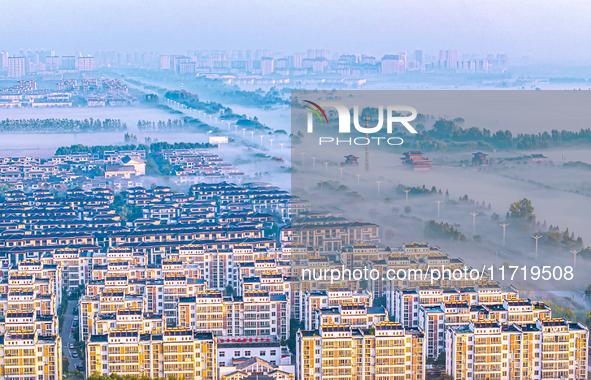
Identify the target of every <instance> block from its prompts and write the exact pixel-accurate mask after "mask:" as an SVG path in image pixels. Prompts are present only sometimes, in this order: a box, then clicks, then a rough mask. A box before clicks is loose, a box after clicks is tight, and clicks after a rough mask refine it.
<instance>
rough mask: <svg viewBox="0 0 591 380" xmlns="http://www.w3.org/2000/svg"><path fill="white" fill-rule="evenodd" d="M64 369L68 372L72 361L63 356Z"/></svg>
mask: <svg viewBox="0 0 591 380" xmlns="http://www.w3.org/2000/svg"><path fill="white" fill-rule="evenodd" d="M62 368H63V369H64V372H67V371H68V368H70V359H68V357H67V356H66V355H63V356H62Z"/></svg>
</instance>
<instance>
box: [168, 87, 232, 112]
mask: <svg viewBox="0 0 591 380" xmlns="http://www.w3.org/2000/svg"><path fill="white" fill-rule="evenodd" d="M164 97H165V98H166V99H170V100H174V101H175V102H179V103H181V104H183V105H185V106H187V107H190V108H194V109H196V110H199V111H203V112H205V113H208V114H209V113H211V114H214V113H216V114H217V113H221V114H222V115H232V109H231V108H230V107H225V106H224V105H223V104H221V103H218V102H202V101H201V100H199V96H198V95H197V94H192V93H190V92H188V91H185V90H173V91H168V92H167V93H166V94H164Z"/></svg>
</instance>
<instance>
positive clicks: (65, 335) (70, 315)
mask: <svg viewBox="0 0 591 380" xmlns="http://www.w3.org/2000/svg"><path fill="white" fill-rule="evenodd" d="M77 303H78V301H77V300H74V301H72V300H70V301H68V310H67V311H66V315H65V318H64V327H63V329H62V333H61V334H60V335H61V337H62V348H63V351H64V355H66V356H67V357H68V359H69V360H70V368H69V369H70V371H72V370H74V369H75V368H76V366H77V365H79V364H82V360H81V359H80V358H74V357H72V352H75V351H76V350H75V349H71V350H70V349H69V348H68V347H69V346H70V343H76V339H74V335H73V333H72V322H74V307H76V304H77ZM65 371H66V368H64V372H65Z"/></svg>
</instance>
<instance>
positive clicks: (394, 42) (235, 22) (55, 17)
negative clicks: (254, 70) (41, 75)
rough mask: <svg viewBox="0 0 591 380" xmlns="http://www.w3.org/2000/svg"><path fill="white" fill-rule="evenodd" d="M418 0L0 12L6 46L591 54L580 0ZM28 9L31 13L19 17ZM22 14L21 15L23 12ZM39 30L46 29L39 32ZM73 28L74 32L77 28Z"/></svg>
mask: <svg viewBox="0 0 591 380" xmlns="http://www.w3.org/2000/svg"><path fill="white" fill-rule="evenodd" d="M555 4H556V3H555V2H552V1H536V2H534V1H520V2H512V1H509V0H502V1H495V2H484V1H480V2H467V1H453V2H444V1H434V2H432V1H429V2H427V1H414V2H406V3H399V2H397V3H391V2H382V1H380V2H373V3H367V4H363V6H359V5H357V4H347V3H346V2H345V3H343V2H336V1H325V2H322V3H316V2H312V1H308V0H304V1H300V2H298V3H297V4H296V3H292V4H290V3H281V4H278V3H274V2H269V1H257V2H253V3H249V4H248V7H246V6H244V3H238V2H236V1H230V2H228V3H226V4H225V6H224V7H223V8H220V7H219V4H218V3H216V2H213V1H209V0H203V1H200V2H199V3H194V2H189V1H184V0H179V1H176V2H175V3H174V5H170V3H163V2H157V1H150V0H149V1H141V2H140V1H127V2H116V1H110V0H107V1H102V2H100V3H96V2H91V1H71V0H64V1H60V2H58V3H46V2H41V1H37V0H31V1H22V2H7V3H6V4H4V5H3V12H2V14H0V33H1V34H2V35H3V36H6V37H7V38H5V40H4V41H3V42H2V46H0V50H3V51H20V50H21V49H23V50H25V51H26V50H28V49H31V50H40V49H42V48H44V49H46V50H49V49H55V50H56V51H59V52H64V53H63V54H72V52H74V51H84V52H94V51H97V50H98V51H103V50H116V51H122V52H135V51H155V52H156V51H157V52H159V53H160V54H179V52H184V51H186V50H188V49H193V50H196V49H201V50H209V49H215V48H217V49H224V50H237V49H241V50H246V49H248V48H251V49H253V50H255V49H271V50H273V51H285V52H288V51H291V52H293V51H305V50H306V49H308V48H325V49H330V50H333V51H341V52H349V53H351V52H359V53H360V54H361V53H367V54H370V55H373V56H376V58H377V57H379V56H382V55H385V54H390V53H393V52H398V51H407V52H411V51H413V50H415V49H421V50H424V51H426V52H431V53H436V52H437V51H438V50H440V49H442V48H445V49H455V50H458V51H459V52H470V53H471V54H478V55H484V56H486V54H489V53H506V54H508V55H509V56H511V57H515V58H520V57H523V56H529V57H531V58H532V59H534V60H535V61H537V62H540V63H548V62H579V63H585V62H588V61H591V47H590V45H589V43H588V42H589V37H585V36H589V35H591V24H589V23H588V21H587V20H588V19H589V16H590V9H589V7H588V5H587V3H586V2H584V1H566V2H561V3H560V7H559V8H558V9H557V7H556V6H555ZM22 15H26V17H22ZM17 16H18V17H17ZM40 31H42V32H40ZM74 31H75V33H74Z"/></svg>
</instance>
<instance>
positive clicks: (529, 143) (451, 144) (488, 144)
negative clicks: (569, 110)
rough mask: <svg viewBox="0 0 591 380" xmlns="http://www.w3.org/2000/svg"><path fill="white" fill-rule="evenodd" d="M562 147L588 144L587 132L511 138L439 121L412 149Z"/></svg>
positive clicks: (502, 133)
mask: <svg viewBox="0 0 591 380" xmlns="http://www.w3.org/2000/svg"><path fill="white" fill-rule="evenodd" d="M457 120H458V119H456V121H457ZM458 143H463V144H458ZM565 144H591V129H590V128H587V129H581V130H580V131H579V132H572V131H566V130H562V131H558V130H556V129H554V130H552V131H551V132H550V133H548V132H543V133H535V134H529V133H519V134H517V135H515V136H514V135H513V134H512V133H511V131H508V130H506V131H497V132H495V133H493V132H492V131H491V130H489V129H486V128H483V129H480V128H478V127H471V128H467V129H464V128H462V127H461V126H459V125H458V124H457V123H456V122H454V121H452V120H445V119H439V120H437V121H436V122H435V124H433V128H432V129H430V130H427V131H422V132H420V133H418V134H417V135H415V146H416V147H417V148H420V149H423V150H447V149H452V150H453V149H481V150H493V149H498V148H508V149H538V148H550V147H554V146H560V145H565Z"/></svg>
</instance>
